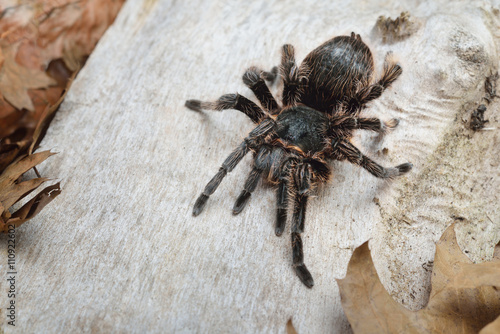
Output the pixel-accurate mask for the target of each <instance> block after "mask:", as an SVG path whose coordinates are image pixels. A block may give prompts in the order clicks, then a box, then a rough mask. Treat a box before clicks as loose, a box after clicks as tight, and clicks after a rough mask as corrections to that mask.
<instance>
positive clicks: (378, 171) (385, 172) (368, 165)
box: [337, 141, 413, 179]
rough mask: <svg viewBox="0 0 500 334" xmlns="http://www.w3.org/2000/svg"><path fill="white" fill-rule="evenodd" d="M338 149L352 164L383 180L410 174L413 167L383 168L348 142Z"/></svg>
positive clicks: (407, 165) (339, 145) (408, 165)
mask: <svg viewBox="0 0 500 334" xmlns="http://www.w3.org/2000/svg"><path fill="white" fill-rule="evenodd" d="M337 149H338V151H339V152H340V154H341V155H342V156H343V157H344V158H345V159H347V161H349V162H350V163H353V164H355V165H358V166H360V167H363V168H364V169H366V170H367V171H368V172H370V173H371V174H372V175H374V176H376V177H379V178H382V179H391V178H394V177H397V176H400V175H403V174H405V173H407V172H409V171H410V170H411V169H412V167H413V165H412V164H411V163H409V162H407V163H404V164H401V165H398V166H396V167H389V168H386V167H382V166H381V165H379V164H378V163H376V162H375V161H373V160H372V159H370V158H368V157H367V156H366V155H364V154H363V153H361V151H360V150H359V149H358V148H357V147H356V146H354V145H353V144H351V143H350V142H347V141H341V142H339V143H338V145H337Z"/></svg>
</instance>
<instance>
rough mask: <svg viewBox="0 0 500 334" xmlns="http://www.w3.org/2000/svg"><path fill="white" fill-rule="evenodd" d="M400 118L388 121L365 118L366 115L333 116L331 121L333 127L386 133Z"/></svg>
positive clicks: (396, 124)
mask: <svg viewBox="0 0 500 334" xmlns="http://www.w3.org/2000/svg"><path fill="white" fill-rule="evenodd" d="M398 124H399V120H398V119H396V118H392V119H390V120H389V121H387V122H384V121H382V120H381V119H379V118H364V117H359V118H356V117H345V116H342V117H338V118H337V119H335V118H333V119H332V120H331V122H330V126H331V127H338V128H342V129H345V130H369V131H374V132H377V133H380V134H385V133H387V132H388V131H389V130H391V129H394V128H395V127H396V126H398Z"/></svg>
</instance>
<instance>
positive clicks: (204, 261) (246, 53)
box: [0, 0, 500, 333]
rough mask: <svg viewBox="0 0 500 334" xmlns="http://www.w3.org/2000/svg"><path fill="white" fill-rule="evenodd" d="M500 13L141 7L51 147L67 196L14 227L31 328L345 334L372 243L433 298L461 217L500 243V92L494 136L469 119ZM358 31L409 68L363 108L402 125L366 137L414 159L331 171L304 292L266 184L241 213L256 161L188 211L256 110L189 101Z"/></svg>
mask: <svg viewBox="0 0 500 334" xmlns="http://www.w3.org/2000/svg"><path fill="white" fill-rule="evenodd" d="M492 6H496V7H495V8H494V7H492ZM498 8H499V7H498V4H494V3H490V2H488V1H472V2H471V1H457V2H455V3H454V4H453V5H449V3H448V1H442V2H436V1H424V2H421V3H420V4H419V5H418V6H416V7H415V2H413V1H408V2H401V1H392V0H390V1H382V0H377V1H373V2H368V1H361V0H360V1H353V2H345V1H328V2H324V3H313V2H312V1H289V2H287V3H285V2H280V1H275V2H270V1H260V0H258V1H254V2H252V3H251V4H250V3H248V2H241V3H237V2H230V1H228V2H224V1H189V2H175V1H160V2H155V1H150V0H146V1H139V0H129V1H127V2H126V3H125V5H124V8H123V9H122V12H121V13H120V14H119V16H118V18H117V20H116V22H115V23H114V25H113V26H112V27H111V28H110V29H109V30H108V32H107V33H106V34H105V36H104V37H103V38H102V40H101V41H100V42H99V45H98V47H97V48H96V50H95V52H94V53H93V54H92V56H91V58H90V59H89V61H88V63H87V64H86V66H85V68H84V69H83V70H82V72H81V73H80V75H79V77H78V78H77V80H76V82H75V83H74V85H73V87H72V88H71V91H70V92H69V94H68V96H67V99H66V101H65V102H64V104H63V105H62V107H61V110H60V112H59V113H58V115H57V117H56V119H55V121H54V122H53V124H52V127H51V129H50V130H49V133H48V135H47V137H46V138H45V140H44V141H43V143H42V146H43V148H44V149H51V148H53V149H54V150H55V151H57V152H59V154H58V155H56V156H54V157H52V158H51V159H49V161H47V163H45V164H44V165H43V166H42V167H41V168H40V169H39V170H40V172H41V173H42V174H43V175H44V176H48V177H54V178H55V177H57V178H60V179H61V180H62V185H63V192H62V194H61V195H60V196H59V197H58V198H57V199H56V200H55V201H54V202H53V203H51V204H50V205H49V206H48V207H47V208H46V209H45V210H44V211H43V212H42V213H41V214H40V215H39V216H38V217H37V218H36V219H35V220H34V221H32V222H31V223H28V224H25V225H24V226H22V227H21V228H19V229H18V231H17V243H18V253H17V256H18V272H19V275H18V287H19V292H20V293H19V296H18V297H17V303H18V307H19V308H18V327H16V329H17V330H20V332H26V333H29V332H53V333H63V332H79V331H84V332H112V331H115V332H135V333H142V332H146V331H147V332H168V333H171V332H178V333H187V332H207V333H208V332H210V333H214V332H223V333H235V332H248V333H252V332H262V333H264V332H281V333H283V332H284V331H285V324H286V322H287V320H288V319H289V318H293V323H294V325H295V327H296V328H297V330H298V331H299V333H330V332H333V333H345V332H349V331H350V327H349V324H348V322H347V319H346V318H345V315H344V314H343V311H342V308H341V305H340V297H339V294H338V288H337V284H336V282H335V278H341V277H343V276H344V275H345V271H346V267H347V263H348V260H349V258H350V256H351V254H352V250H353V248H354V247H356V246H358V245H360V244H361V243H363V242H364V241H366V240H368V239H371V244H370V245H371V248H372V250H373V254H374V260H375V263H376V265H377V269H378V270H379V273H380V276H381V279H382V281H383V283H384V284H385V286H386V287H387V288H388V289H389V291H390V292H391V293H392V294H393V296H394V297H395V298H396V299H397V300H398V301H400V302H403V304H404V305H406V306H407V307H410V308H412V309H418V308H419V307H421V306H422V305H424V304H425V303H426V300H427V298H428V289H429V279H430V272H429V271H427V270H426V268H427V267H428V266H426V265H425V264H426V263H427V262H428V261H431V260H432V259H433V256H434V242H435V241H437V240H438V239H439V237H440V235H441V233H442V232H443V231H444V229H445V228H446V226H448V225H449V224H450V223H451V222H452V221H454V218H453V217H463V219H462V220H460V221H459V225H458V227H457V230H458V234H459V242H460V244H461V245H462V247H464V249H466V250H467V251H468V252H469V253H468V255H469V256H470V257H471V258H472V259H473V260H475V261H483V260H485V259H487V258H488V256H491V252H492V246H493V245H494V244H495V243H496V242H497V241H498V239H499V238H500V233H499V225H500V211H499V207H498V202H499V195H498V190H499V189H500V175H499V156H500V148H499V147H500V145H499V143H500V135H499V130H498V128H499V127H500V126H499V121H500V120H499V112H498V109H499V104H498V103H494V104H492V105H490V106H489V108H488V111H487V113H486V114H487V118H489V119H490V123H488V124H487V126H488V127H492V128H495V129H494V130H491V131H482V132H478V133H472V132H471V131H469V130H464V127H465V124H464V122H463V120H468V117H469V111H470V109H472V108H473V107H475V106H477V104H478V103H479V102H480V99H481V97H482V95H483V85H484V78H485V76H486V75H489V74H491V71H493V70H494V69H495V68H497V67H498V47H499V44H498V43H499V41H500V33H499V31H500V29H499V28H500V25H499V9H498ZM405 10H408V11H409V12H410V14H411V15H412V17H413V18H414V19H415V20H416V22H418V24H420V28H419V29H418V30H417V31H416V32H414V33H413V34H412V35H411V36H410V37H409V38H407V39H405V40H403V41H400V42H397V43H393V44H384V43H383V41H382V39H381V37H380V36H378V35H376V34H374V33H373V31H372V29H373V27H374V25H375V22H376V21H377V18H378V17H379V16H380V15H385V16H391V17H392V18H395V17H397V16H398V15H399V14H400V13H401V12H402V11H405ZM351 31H355V32H356V33H359V34H360V35H361V36H362V37H363V40H364V41H365V42H366V43H367V44H368V45H369V46H370V47H371V49H372V51H373V53H374V56H375V61H376V64H377V68H378V69H379V70H380V69H381V66H382V62H383V59H384V55H385V53H386V52H388V51H390V50H392V51H393V52H394V55H395V56H396V57H397V59H398V60H399V61H400V63H401V64H402V66H403V69H404V73H403V75H402V76H401V78H400V79H399V80H398V81H396V83H395V84H394V86H393V87H392V88H391V89H389V90H388V91H386V92H385V93H384V94H383V96H382V97H381V98H380V99H379V100H377V101H375V102H374V103H372V105H371V108H370V109H369V110H368V111H367V113H366V114H367V115H376V116H377V117H380V118H382V119H390V118H393V117H396V118H399V119H400V120H401V122H400V126H399V127H398V128H397V129H395V131H393V132H392V133H390V134H389V135H387V136H386V137H385V138H384V139H383V140H382V141H377V140H376V138H375V136H374V135H373V134H369V133H361V132H360V133H358V135H357V136H356V138H355V140H354V141H355V143H356V145H358V147H360V148H361V149H362V150H363V151H364V152H365V153H367V154H368V155H370V156H372V157H373V158H374V159H376V160H377V161H379V162H380V163H382V164H384V165H387V166H391V165H396V164H399V163H403V162H406V161H411V162H412V163H413V164H414V166H415V168H414V170H413V171H412V172H411V173H410V174H408V175H407V176H405V177H403V178H400V179H398V180H395V181H392V182H385V181H381V180H377V179H375V178H374V177H372V176H371V175H370V174H368V173H367V172H366V171H364V170H362V169H359V168H357V167H355V166H352V165H349V164H348V163H344V162H333V163H332V166H333V167H334V177H333V180H332V182H330V183H329V184H328V185H327V186H326V187H325V188H324V189H323V190H322V191H321V192H320V193H319V194H318V197H316V198H314V199H312V200H311V201H310V206H309V208H308V216H307V220H306V229H305V233H304V234H303V236H304V244H305V245H304V247H305V256H306V263H307V265H308V267H309V269H310V271H311V273H312V274H313V276H314V278H315V283H316V285H315V286H314V288H313V289H311V290H309V289H307V288H305V287H304V286H303V285H302V284H301V283H300V281H299V280H298V278H297V277H296V276H295V274H294V272H293V270H292V268H291V249H290V238H289V227H288V230H286V231H285V233H284V235H283V236H282V237H281V238H278V237H276V236H275V235H274V227H273V226H274V217H275V196H274V192H273V191H272V189H271V188H270V187H266V186H261V187H259V188H258V189H257V190H256V191H255V193H254V195H252V199H251V201H250V203H249V205H248V206H247V207H246V208H245V210H244V211H243V212H242V213H241V214H240V215H238V216H233V215H232V213H231V208H232V205H233V202H234V200H235V199H236V197H237V195H238V194H239V192H240V190H241V188H242V186H243V183H244V180H245V178H246V175H247V173H248V172H249V170H250V161H251V159H250V158H251V157H250V156H248V157H246V158H245V159H244V160H243V161H242V163H241V164H240V165H239V166H238V167H237V168H236V169H235V170H234V171H233V172H232V173H231V174H229V175H228V176H227V177H226V179H225V180H224V182H223V183H222V184H221V186H220V187H219V189H218V190H217V192H216V193H215V194H214V195H213V196H212V197H211V198H210V200H209V202H208V204H207V207H206V208H205V211H204V212H203V213H202V214H201V215H200V216H199V217H196V218H194V217H192V215H191V210H192V206H193V204H194V201H195V199H196V197H197V196H198V195H199V193H200V192H201V191H202V190H203V187H204V186H205V184H206V182H208V181H209V180H210V178H211V177H212V176H213V175H214V174H215V172H216V171H217V169H218V168H219V166H220V164H221V163H222V161H223V160H224V159H225V157H226V156H227V155H228V154H229V153H230V152H231V151H232V149H233V148H234V147H236V145H238V144H239V142H240V141H241V140H242V138H243V137H244V136H245V135H246V134H247V133H248V132H249V131H250V130H251V129H252V123H251V122H250V121H249V120H248V119H247V118H246V117H245V116H244V115H242V114H241V113H238V112H236V111H230V110H228V111H224V112H222V113H217V112H206V113H204V114H197V113H194V112H192V111H190V110H188V109H186V108H185V107H184V101H185V100H186V99H189V98H200V99H206V100H213V99H216V98H218V97H219V96H220V95H222V94H224V93H233V92H239V93H241V94H243V95H246V96H248V97H250V98H252V99H253V96H252V95H251V94H250V91H249V90H248V89H246V88H245V87H244V85H243V83H242V82H241V75H242V74H243V72H244V70H245V69H246V68H247V67H249V66H251V65H258V66H260V67H262V68H266V69H269V68H271V67H272V66H274V65H277V64H278V62H279V59H280V54H279V50H280V47H281V45H283V44H284V43H292V44H294V45H295V47H296V50H297V59H298V60H301V59H302V58H303V57H304V56H305V55H306V54H307V52H309V51H310V50H312V49H313V48H314V47H316V46H318V45H319V44H321V43H322V42H324V41H326V40H327V39H329V38H331V37H333V36H335V35H341V34H348V33H350V32H351ZM272 91H273V92H274V93H275V94H277V91H278V89H277V87H273V88H272ZM384 148H387V149H388V154H387V155H384V154H382V150H383V149H384ZM377 199H378V203H379V204H377V203H376V202H377ZM469 233H470V234H469ZM1 241H2V243H6V238H5V237H2V239H1ZM5 248H6V247H3V248H2V252H4V249H5ZM3 259H6V255H5V256H4V257H3ZM4 262H5V261H3V260H2V261H0V263H1V264H0V269H1V271H2V272H6V270H5V263H4ZM3 281H4V280H3V279H2V284H5V283H4V282H3ZM4 290H5V288H4V286H3V285H2V297H1V298H0V301H2V303H4V301H5V300H6V299H5V296H4V295H5V293H4ZM1 306H2V309H4V306H5V305H4V304H2V305H1ZM1 321H2V322H4V321H5V317H4V316H2V320H1ZM3 328H4V329H5V331H6V332H11V331H12V332H13V330H12V328H9V327H8V326H6V325H5V324H4V325H3Z"/></svg>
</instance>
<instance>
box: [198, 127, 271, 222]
mask: <svg viewBox="0 0 500 334" xmlns="http://www.w3.org/2000/svg"><path fill="white" fill-rule="evenodd" d="M275 127H276V122H275V121H274V120H272V119H271V118H266V119H264V120H263V121H262V122H261V123H260V124H259V125H258V126H257V127H256V128H255V129H253V130H252V131H251V132H250V134H249V135H248V136H247V137H246V138H245V139H244V140H243V142H242V143H241V144H240V146H238V148H237V149H236V150H234V151H233V152H232V153H231V154H230V155H229V156H228V157H227V158H226V160H225V161H224V162H223V163H222V166H221V167H220V169H219V171H218V172H217V174H215V176H214V177H213V178H212V180H210V182H208V184H207V185H206V186H205V189H204V190H203V193H202V194H201V195H200V196H199V197H198V199H197V200H196V202H195V204H194V207H193V215H194V216H197V215H199V214H200V213H201V211H202V210H203V208H204V207H205V204H206V203H207V200H208V198H209V197H210V195H212V194H213V193H214V192H215V190H216V189H217V187H219V185H220V183H221V182H222V180H223V179H224V177H225V176H226V175H227V173H229V172H231V171H232V170H233V169H234V168H235V167H236V165H238V163H239V162H240V161H241V160H242V159H243V157H244V156H245V155H246V154H247V153H248V151H250V149H251V148H253V149H255V148H258V147H260V145H261V144H262V141H263V140H264V138H265V137H266V136H267V135H268V134H269V133H270V132H271V131H272V130H274V128H275Z"/></svg>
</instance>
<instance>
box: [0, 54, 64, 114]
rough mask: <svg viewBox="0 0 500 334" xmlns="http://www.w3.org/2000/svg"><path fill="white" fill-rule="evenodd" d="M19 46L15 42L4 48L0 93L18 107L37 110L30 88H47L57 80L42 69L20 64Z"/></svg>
mask: <svg viewBox="0 0 500 334" xmlns="http://www.w3.org/2000/svg"><path fill="white" fill-rule="evenodd" d="M18 47H19V44H14V45H9V46H7V47H5V48H2V52H3V54H4V57H5V60H4V63H3V66H2V68H1V69H0V93H1V94H2V95H3V97H4V98H5V99H6V100H7V101H9V103H10V104H12V105H13V106H14V107H16V108H17V109H19V110H21V109H23V108H24V109H27V110H29V111H35V107H34V105H33V102H32V101H31V98H30V96H29V95H28V89H30V88H45V87H48V86H51V85H55V84H56V83H57V82H56V81H55V80H54V79H52V78H50V77H49V76H48V75H47V74H45V72H43V71H41V70H35V69H31V68H27V67H24V66H21V65H19V64H18V63H17V62H16V61H15V56H16V53H17V48H18Z"/></svg>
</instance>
